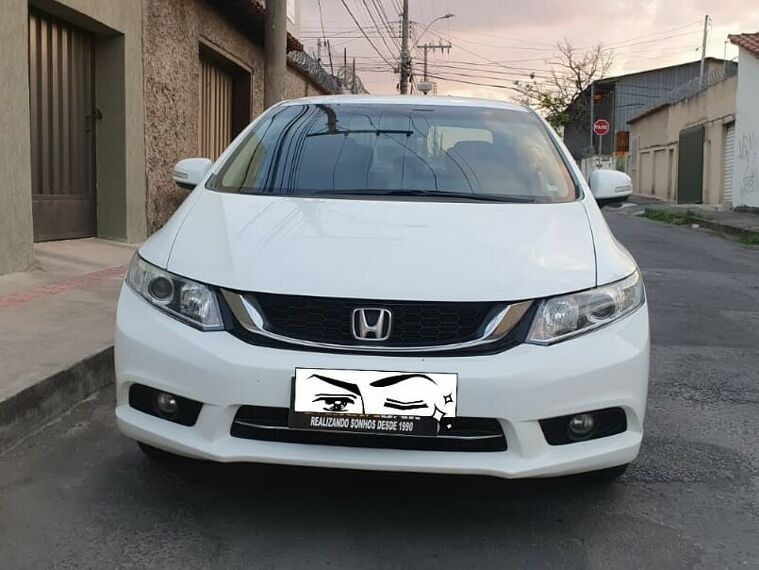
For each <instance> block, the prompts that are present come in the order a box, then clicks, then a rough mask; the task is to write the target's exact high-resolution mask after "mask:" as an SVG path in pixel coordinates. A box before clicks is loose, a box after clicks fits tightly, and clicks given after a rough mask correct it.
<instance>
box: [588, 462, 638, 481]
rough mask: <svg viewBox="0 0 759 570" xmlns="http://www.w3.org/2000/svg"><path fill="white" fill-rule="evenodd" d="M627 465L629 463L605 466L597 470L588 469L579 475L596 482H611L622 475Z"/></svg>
mask: <svg viewBox="0 0 759 570" xmlns="http://www.w3.org/2000/svg"><path fill="white" fill-rule="evenodd" d="M629 465H630V464H629V463H625V464H624V465H617V466H615V467H607V468H606V469H599V470H598V471H589V472H588V473H583V474H582V475H581V477H583V478H585V479H587V480H589V481H596V482H598V483H613V482H614V481H616V480H617V479H619V478H620V477H621V476H622V475H624V473H625V471H627V468H628V467H629Z"/></svg>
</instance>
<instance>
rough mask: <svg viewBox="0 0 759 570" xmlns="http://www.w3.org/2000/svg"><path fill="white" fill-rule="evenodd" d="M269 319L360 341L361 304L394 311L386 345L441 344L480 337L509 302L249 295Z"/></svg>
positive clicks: (278, 325) (274, 328)
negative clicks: (356, 321)
mask: <svg viewBox="0 0 759 570" xmlns="http://www.w3.org/2000/svg"><path fill="white" fill-rule="evenodd" d="M248 298H249V299H250V300H251V301H253V302H254V303H255V304H257V305H258V307H259V308H260V309H261V312H262V314H263V316H264V319H266V329H267V330H269V331H270V332H273V333H276V334H278V335H282V336H285V337H288V338H292V339H299V340H307V341H314V342H321V343H330V344H342V345H355V344H359V342H358V341H356V339H354V338H353V334H352V332H351V331H352V328H351V318H352V315H353V311H354V309H357V308H360V307H374V308H385V309H389V310H390V311H391V312H392V330H391V332H390V338H389V339H388V340H386V341H383V342H382V343H381V344H382V345H384V346H396V347H404V346H415V347H423V346H435V345H445V344H453V343H458V342H466V341H468V340H472V339H474V338H477V337H478V336H479V334H480V332H481V330H482V328H483V327H484V325H485V324H486V323H487V322H488V320H489V317H491V316H492V315H494V314H495V312H496V311H497V310H500V309H502V308H503V307H504V306H505V305H504V304H503V303H479V302H463V303H453V302H440V303H437V302H417V301H386V302H383V301H376V300H361V299H339V298H331V297H307V296H297V295H275V294H270V293H256V294H254V295H250V296H249V297H248Z"/></svg>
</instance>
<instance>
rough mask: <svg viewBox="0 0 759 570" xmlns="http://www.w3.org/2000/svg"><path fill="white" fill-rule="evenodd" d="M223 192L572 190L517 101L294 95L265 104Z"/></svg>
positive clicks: (495, 195)
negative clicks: (454, 102)
mask: <svg viewBox="0 0 759 570" xmlns="http://www.w3.org/2000/svg"><path fill="white" fill-rule="evenodd" d="M209 188H211V189H214V190H218V191H222V192H237V193H251V194H277V195H297V196H319V197H321V196H328V197H329V196H334V195H344V196H358V197H362V196H386V197H389V198H396V197H398V196H409V197H411V199H425V198H432V199H440V198H443V199H447V198H456V199H472V200H483V201H511V202H566V201H571V200H573V199H575V197H576V189H575V185H574V183H573V180H572V178H571V176H570V174H569V171H568V169H567V167H566V165H565V163H564V162H563V160H562V158H561V157H560V155H559V153H558V151H557V148H556V146H555V145H554V143H553V141H552V140H551V139H550V137H549V134H548V132H547V129H546V128H545V126H544V125H543V124H542V123H541V121H540V120H539V119H538V118H537V117H536V116H534V115H533V114H532V113H529V112H525V111H521V110H509V109H497V108H486V107H461V106H451V105H428V106H426V105H406V104H385V105H381V104H360V103H350V104H314V103H308V104H300V105H286V106H283V107H278V108H276V109H273V110H272V111H270V112H269V113H267V114H266V115H265V116H264V117H263V118H262V120H261V121H259V122H258V124H257V125H256V127H255V128H254V129H253V130H251V131H250V132H249V133H248V134H247V136H246V137H245V139H244V140H243V141H242V142H241V143H240V144H239V145H238V146H237V148H236V149H235V150H234V152H233V153H232V154H231V156H230V157H229V158H228V159H227V160H226V162H225V163H224V164H223V165H222V167H221V168H220V170H219V171H218V172H217V173H216V175H215V176H213V177H212V178H211V179H210V181H209Z"/></svg>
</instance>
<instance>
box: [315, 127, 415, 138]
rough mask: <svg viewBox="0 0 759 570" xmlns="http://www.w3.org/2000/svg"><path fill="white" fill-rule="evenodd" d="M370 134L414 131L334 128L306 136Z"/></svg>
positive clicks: (400, 133) (407, 135)
mask: <svg viewBox="0 0 759 570" xmlns="http://www.w3.org/2000/svg"><path fill="white" fill-rule="evenodd" d="M367 133H368V134H371V135H377V136H379V135H403V136H406V137H410V136H411V135H412V134H414V131H408V130H402V129H334V130H330V131H320V132H318V133H308V134H307V135H306V138H309V137H323V136H325V135H358V134H367Z"/></svg>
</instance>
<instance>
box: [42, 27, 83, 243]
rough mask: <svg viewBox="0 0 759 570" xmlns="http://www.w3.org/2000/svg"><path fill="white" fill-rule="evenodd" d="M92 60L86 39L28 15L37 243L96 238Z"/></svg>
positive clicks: (67, 28)
mask: <svg viewBox="0 0 759 570" xmlns="http://www.w3.org/2000/svg"><path fill="white" fill-rule="evenodd" d="M93 55H94V52H93V42H92V38H91V36H90V35H89V34H87V33H86V32H83V31H81V30H79V29H77V28H74V27H72V26H69V25H67V24H65V23H63V22H61V21H58V20H56V19H53V18H50V17H48V16H44V15H42V14H39V13H36V12H31V13H30V15H29V95H30V110H31V143H32V144H31V146H32V156H31V158H32V208H33V213H34V239H35V241H45V240H53V239H66V238H77V237H86V236H92V235H95V232H96V222H95V150H94V149H95V135H94V123H93V121H94V111H95V97H94V87H93V86H94V82H93V71H94V66H93Z"/></svg>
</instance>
